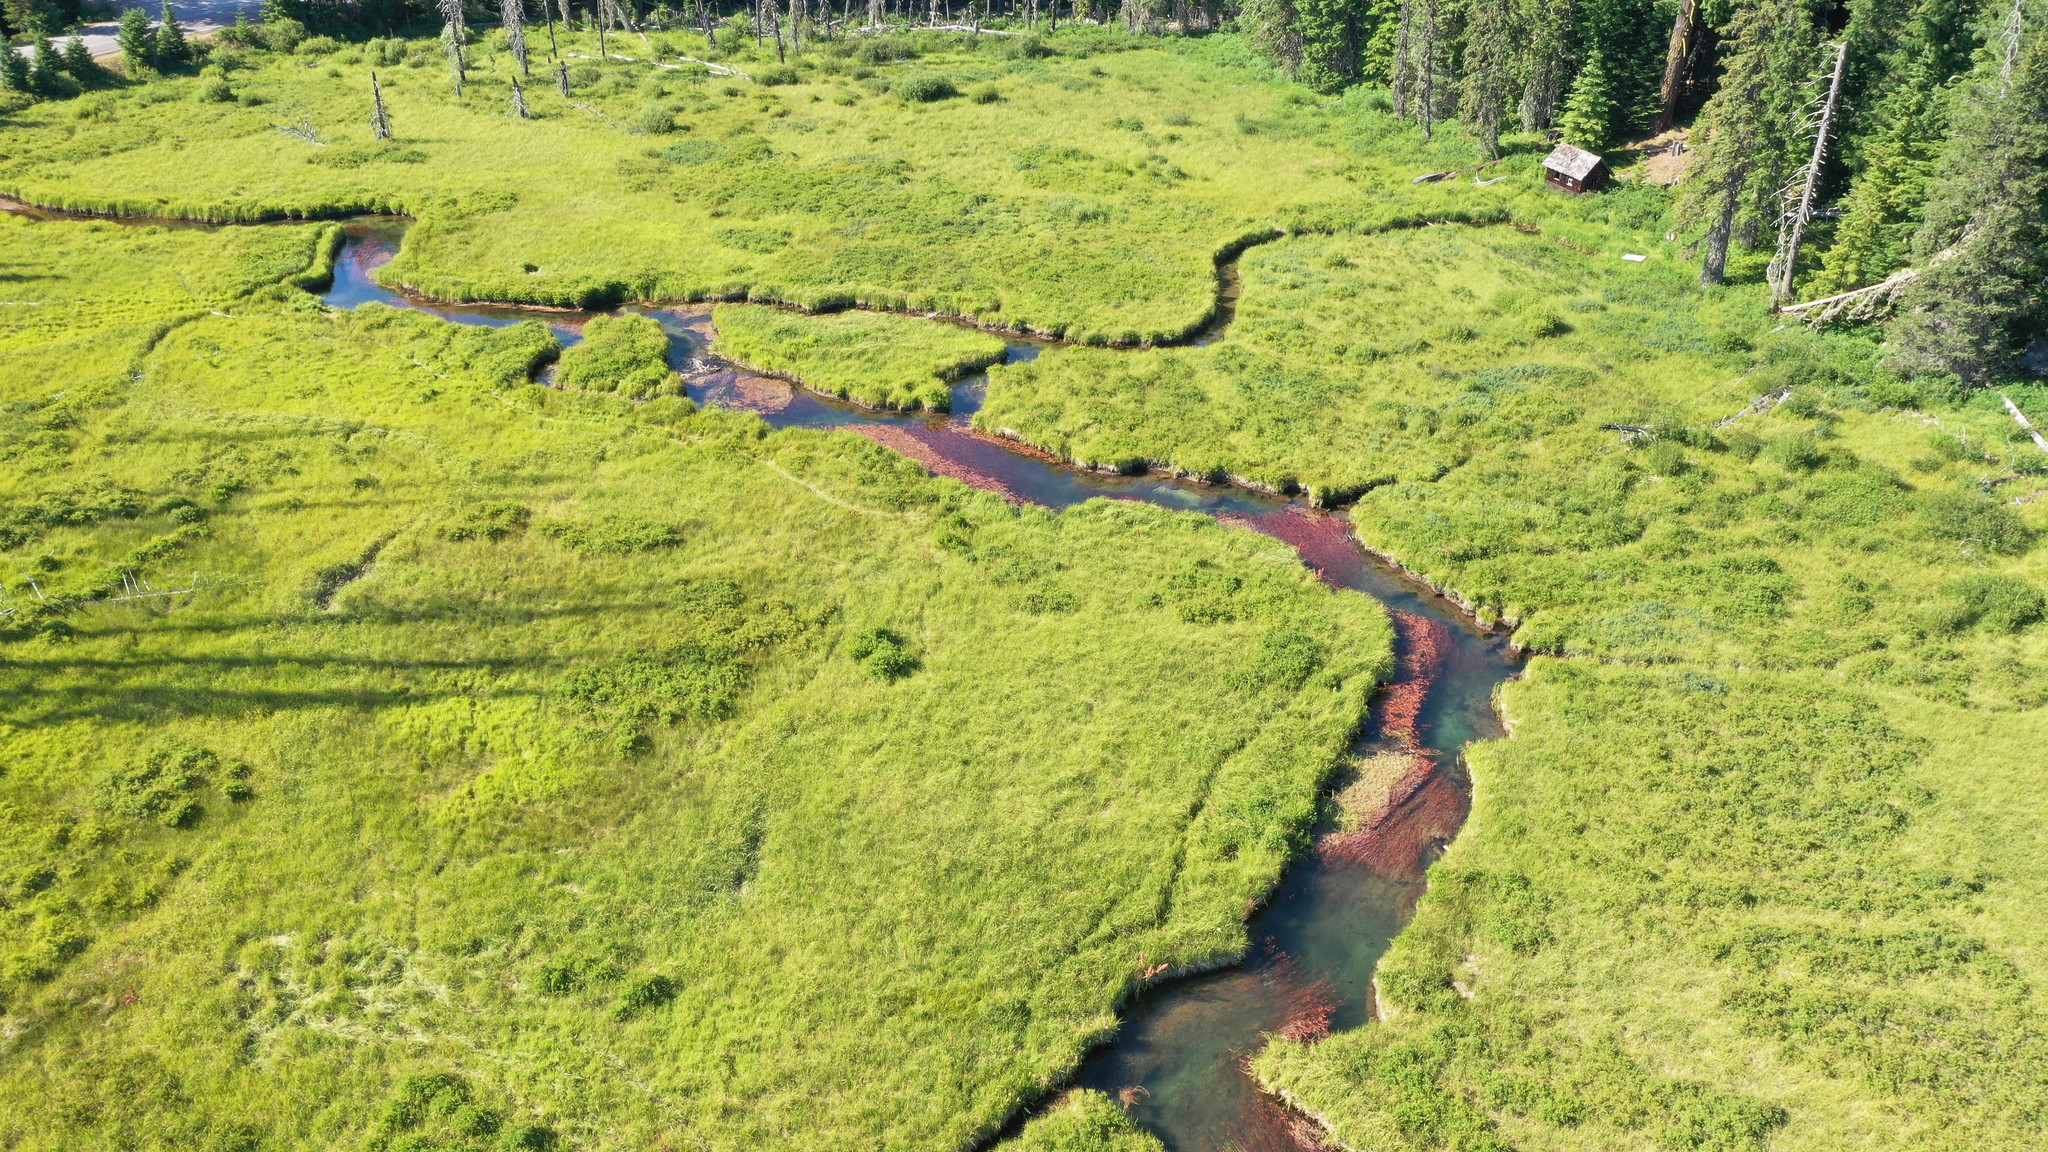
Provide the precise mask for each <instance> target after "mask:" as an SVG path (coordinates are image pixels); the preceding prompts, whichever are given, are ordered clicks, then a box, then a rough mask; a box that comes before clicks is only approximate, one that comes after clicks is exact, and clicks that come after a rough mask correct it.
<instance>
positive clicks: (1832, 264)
mask: <svg viewBox="0 0 2048 1152" xmlns="http://www.w3.org/2000/svg"><path fill="white" fill-rule="evenodd" d="M1969 2H1970V0H1867V2H1865V3H1863V4H1860V5H1858V6H1857V7H1855V8H1854V9H1852V10H1851V14H1850V19H1849V27H1848V29H1847V30H1846V32H1845V35H1846V36H1847V38H1848V40H1849V51H1850V54H1851V59H1852V61H1854V59H1855V53H1856V52H1857V51H1858V50H1859V47H1861V48H1862V49H1864V50H1866V51H1868V52H1869V53H1870V54H1871V56H1872V58H1873V59H1874V60H1875V63H1874V64H1866V66H1864V67H1862V68H1860V69H1852V72H1851V83H1850V86H1849V87H1848V89H1847V94H1846V95H1845V96H1844V99H1843V104H1844V112H1843V131H1842V150H1841V156H1842V166H1843V168H1844V169H1845V170H1846V171H1847V174H1848V176H1849V178H1850V184H1849V191H1848V194H1847V195H1846V196H1844V197H1843V199H1842V209H1843V216H1842V223H1841V225H1840V227H1838V228H1837V229H1836V230H1835V242H1834V245H1833V247H1831V248H1830V249H1829V250H1828V251H1827V252H1826V253H1824V254H1823V256H1822V259H1821V263H1822V273H1821V276H1820V278H1819V280H1818V289H1819V291H1821V292H1823V293H1834V292H1844V291H1847V290H1849V289H1851V288H1857V287H1860V286H1862V285H1865V284H1871V283H1875V282H1877V281H1879V280H1882V279H1884V278H1885V277H1886V276H1888V275H1890V274H1891V273H1893V272H1895V271H1897V270H1898V269H1900V268H1903V267H1905V266H1906V264H1907V263H1908V262H1909V261H1910V260H1911V258H1912V248H1913V235H1914V233H1915V232H1916V231H1917V230H1918V228H1919V219H1920V211H1921V207H1922V205H1923V204H1924V202H1925V201H1926V196H1927V184H1928V181H1929V180H1930V179H1931V178H1932V177H1933V174H1934V171H1935V168H1936V166H1937V164H1938V162H1939V159H1940V154H1941V145H1942V140H1943V138H1944V136H1946V134H1947V131H1948V104H1949V91H1950V89H1951V87H1952V86H1953V84H1954V82H1955V81H1956V80H1957V78H1958V76H1959V74H1961V73H1963V72H1965V71H1967V70H1968V68H1969V64H1970V53H1971V51H1972V50H1973V49H1974V48H1975V46H1976V45H1977V44H1978V42H1979V40H1978V37H1977V36H1976V35H1975V33H1974V32H1973V31H1972V30H1971V29H1970V27H1969V25H1968V22H1967V20H1966V19H1965V16H1966V14H1967V12H1968V5H1969Z"/></svg>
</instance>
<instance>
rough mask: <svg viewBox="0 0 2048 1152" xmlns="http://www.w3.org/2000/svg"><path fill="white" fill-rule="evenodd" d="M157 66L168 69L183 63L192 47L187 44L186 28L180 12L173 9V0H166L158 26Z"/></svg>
mask: <svg viewBox="0 0 2048 1152" xmlns="http://www.w3.org/2000/svg"><path fill="white" fill-rule="evenodd" d="M155 47H156V51H155V60H156V66H157V67H158V68H159V69H163V70H166V71H168V70H169V69H172V68H176V67H177V66H178V65H180V64H183V63H184V62H185V59H186V57H187V56H189V55H190V54H191V49H189V48H187V47H186V46H185V29H184V28H183V27H182V26H180V25H179V23H178V14H177V13H175V12H173V11H171V0H164V14H163V19H162V20H160V21H158V23H157V26H156V46H155Z"/></svg>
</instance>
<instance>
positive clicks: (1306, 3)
mask: <svg viewBox="0 0 2048 1152" xmlns="http://www.w3.org/2000/svg"><path fill="white" fill-rule="evenodd" d="M1293 7H1294V11H1295V14H1296V15H1295V19H1296V26H1297V27H1298V28H1299V29H1300V39H1301V81H1302V83H1304V84H1307V85H1308V86H1309V87H1311V88H1314V89H1315V90H1316V91H1318V92H1335V91H1337V90H1339V89H1341V88H1343V87H1344V86H1345V85H1347V84H1351V83H1355V82H1356V81H1357V80H1358V60H1359V50H1360V47H1361V46H1362V44H1363V43H1364V37H1365V32H1366V28H1365V18H1366V17H1367V16H1368V15H1369V10H1368V8H1367V5H1366V4H1365V3H1363V2H1362V0H1294V4H1293Z"/></svg>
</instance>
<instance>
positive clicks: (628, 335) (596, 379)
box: [555, 314, 683, 400]
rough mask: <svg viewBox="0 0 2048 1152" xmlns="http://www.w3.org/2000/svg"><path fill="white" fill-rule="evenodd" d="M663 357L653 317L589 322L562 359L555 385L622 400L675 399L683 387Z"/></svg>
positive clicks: (664, 339)
mask: <svg viewBox="0 0 2048 1152" xmlns="http://www.w3.org/2000/svg"><path fill="white" fill-rule="evenodd" d="M667 357H668V335H667V334H666V333H664V332H663V331H662V330H661V324H660V323H659V322H658V321H656V320H655V319H654V318H653V317H650V316H634V315H630V314H628V315H623V316H593V317H591V318H590V320H589V321H588V322H587V323H585V324H584V325H583V339H582V340H581V341H580V342H578V343H577V344H575V345H574V346H573V347H570V348H569V349H567V350H566V351H564V352H563V353H562V363H561V368H560V369H559V370H558V371H557V372H556V373H555V385H556V387H559V388H576V389H581V390H583V391H586V392H613V393H616V394H618V395H620V396H623V397H625V398H626V399H628V400H651V399H653V398H654V397H656V396H664V395H667V396H680V395H681V394H682V391H683V382H682V379H681V378H680V377H678V376H677V375H676V374H675V372H673V371H672V370H670V368H669V366H668V359H667Z"/></svg>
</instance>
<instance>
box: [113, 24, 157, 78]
mask: <svg viewBox="0 0 2048 1152" xmlns="http://www.w3.org/2000/svg"><path fill="white" fill-rule="evenodd" d="M114 39H115V42H116V43H117V44H119V45H120V46H121V68H122V70H123V71H125V72H127V73H128V78H129V79H130V80H138V79H141V78H142V76H143V75H144V74H146V73H147V72H148V71H149V70H150V66H151V65H150V54H151V53H152V52H153V51H154V50H155V48H156V42H155V41H154V40H153V39H151V38H150V34H149V17H148V16H147V15H144V14H143V11H142V9H140V8H130V9H128V10H127V11H126V12H123V13H121V31H120V32H119V33H118V34H117V35H116V36H115V38H114Z"/></svg>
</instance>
